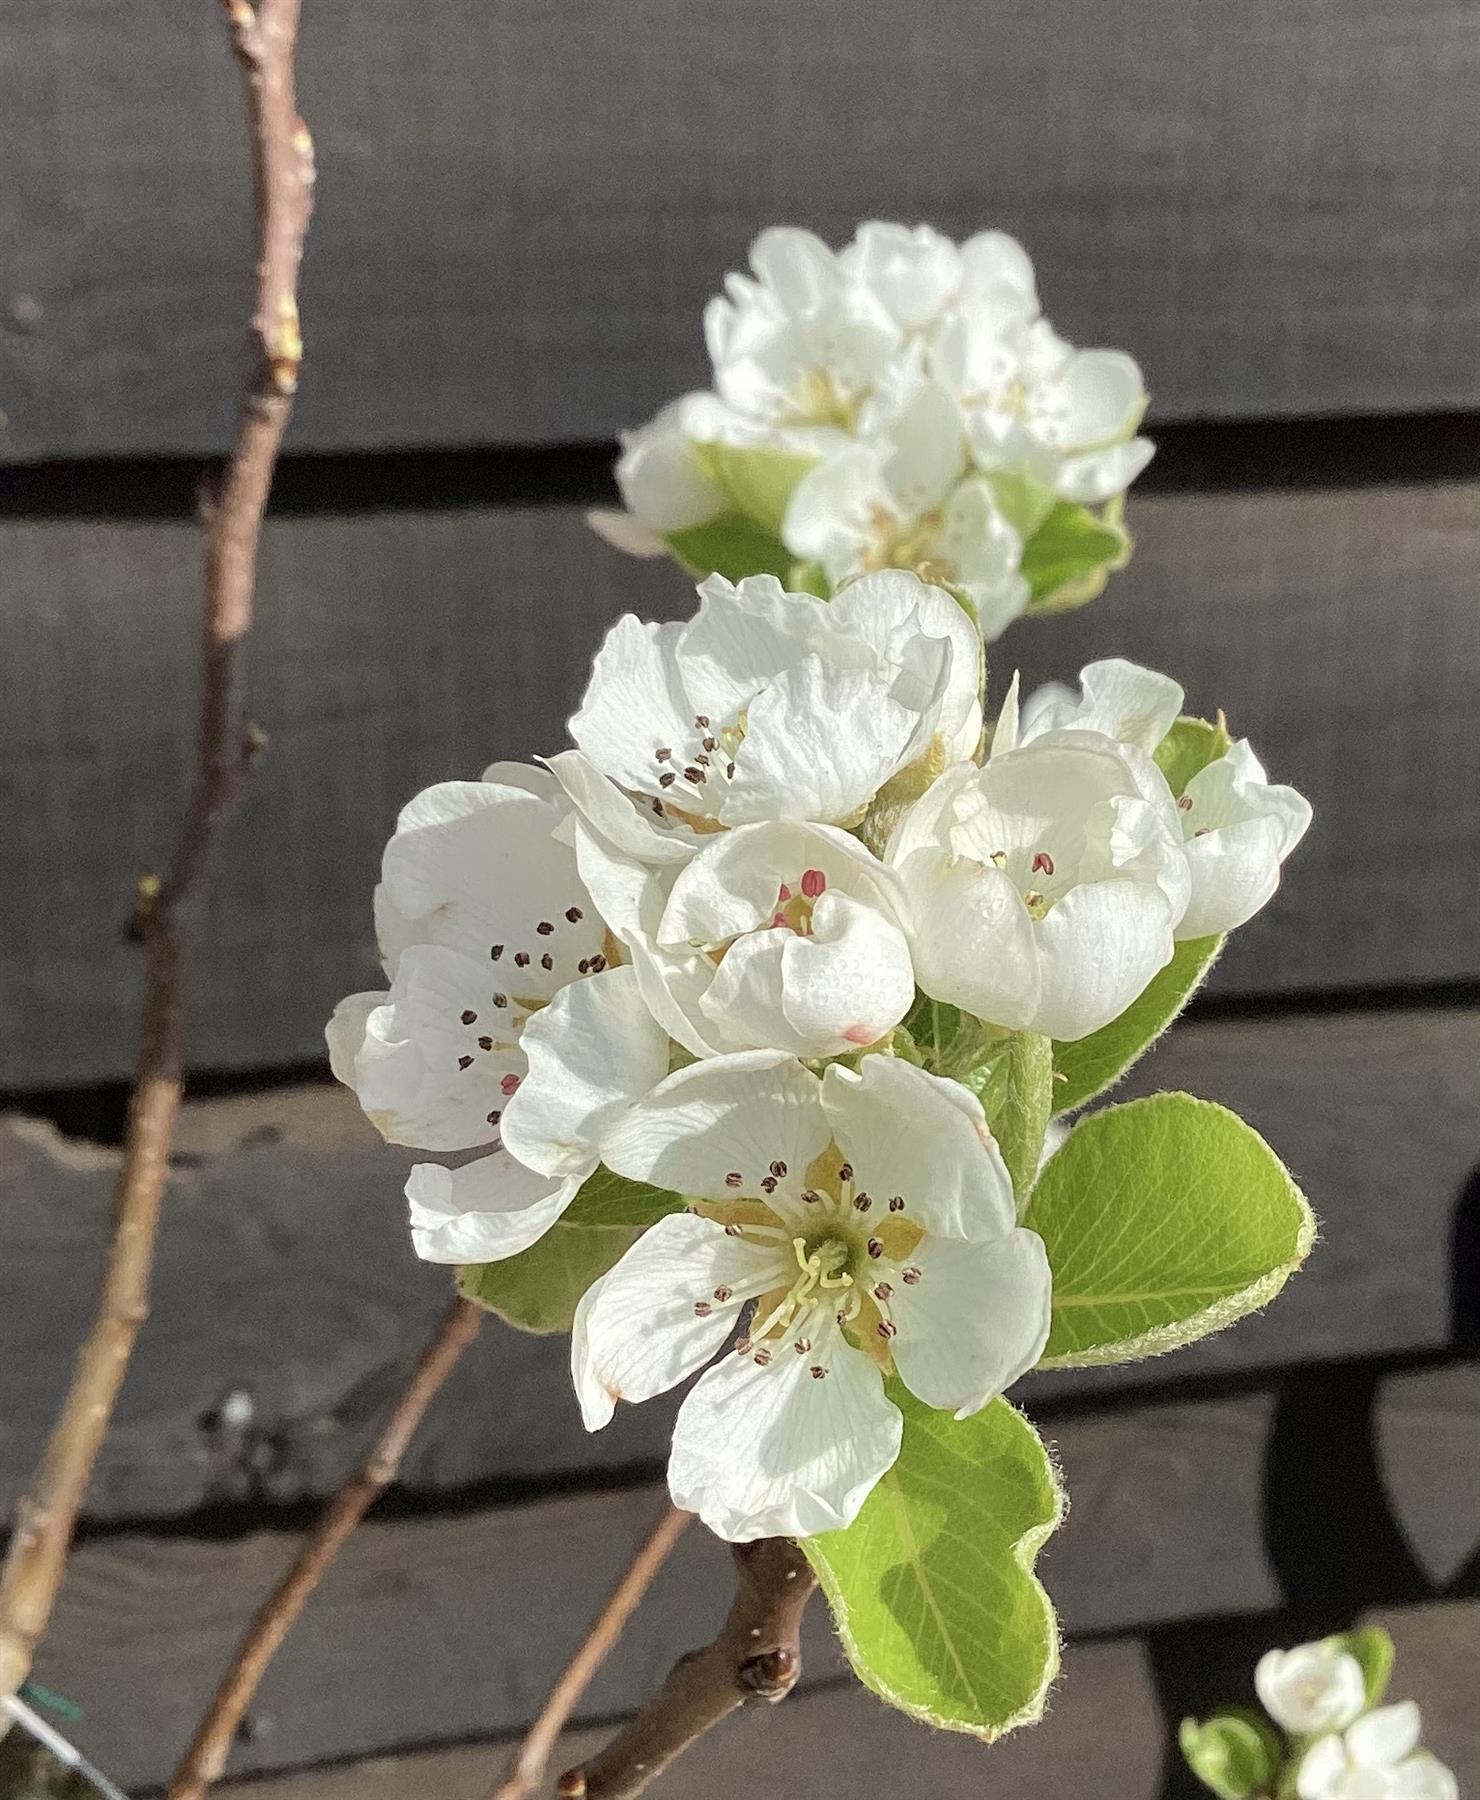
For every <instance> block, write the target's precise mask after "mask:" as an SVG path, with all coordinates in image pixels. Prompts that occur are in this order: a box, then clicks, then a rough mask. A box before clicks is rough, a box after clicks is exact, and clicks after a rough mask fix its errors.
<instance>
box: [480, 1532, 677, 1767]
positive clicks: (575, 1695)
mask: <svg viewBox="0 0 1480 1800" xmlns="http://www.w3.org/2000/svg"><path fill="white" fill-rule="evenodd" d="M693 1517H694V1515H693V1514H692V1513H686V1512H680V1511H679V1510H678V1508H677V1507H676V1506H670V1507H669V1508H668V1509H667V1511H666V1512H665V1513H664V1514H663V1517H662V1518H661V1519H660V1520H659V1521H658V1523H657V1525H656V1526H655V1527H654V1528H653V1531H652V1534H651V1536H650V1537H649V1538H648V1539H647V1541H646V1543H644V1544H643V1546H642V1548H641V1549H640V1550H639V1551H638V1552H637V1554H636V1556H634V1557H633V1559H632V1561H631V1563H630V1564H629V1565H628V1568H627V1572H626V1574H625V1575H623V1577H622V1579H621V1580H620V1581H619V1582H618V1583H617V1585H616V1587H615V1589H614V1590H613V1591H612V1596H611V1598H610V1599H609V1600H608V1601H607V1603H606V1605H605V1606H604V1607H603V1608H602V1609H601V1612H600V1614H599V1615H598V1617H597V1619H596V1622H595V1623H594V1624H593V1625H592V1627H591V1629H590V1631H588V1632H587V1634H586V1640H585V1642H584V1643H583V1644H582V1645H581V1647H580V1649H579V1650H577V1651H576V1653H575V1655H574V1656H573V1657H572V1658H571V1660H570V1662H569V1664H568V1665H567V1666H566V1669H565V1672H564V1674H563V1675H562V1676H561V1677H560V1679H559V1681H557V1682H556V1683H555V1686H554V1687H553V1688H552V1689H551V1690H550V1697H549V1699H548V1700H547V1701H546V1702H545V1704H544V1706H543V1707H542V1708H541V1709H540V1713H539V1717H538V1718H537V1719H536V1720H535V1722H534V1724H533V1725H531V1726H530V1728H529V1730H528V1731H527V1732H526V1733H525V1736H524V1741H523V1743H521V1744H520V1746H519V1749H518V1751H517V1753H516V1754H515V1756H514V1757H513V1758H512V1760H511V1761H510V1763H509V1767H508V1770H507V1772H506V1773H505V1775H504V1778H503V1780H502V1781H500V1783H499V1784H498V1786H497V1787H496V1788H495V1789H494V1790H493V1792H492V1794H491V1795H490V1796H489V1800H532V1797H533V1795H534V1794H535V1793H536V1791H537V1790H538V1789H539V1788H540V1787H541V1786H542V1785H543V1783H544V1779H545V1770H546V1769H547V1768H548V1766H549V1762H550V1754H551V1752H552V1751H553V1750H554V1748H555V1742H556V1739H557V1738H558V1737H559V1736H560V1734H561V1732H562V1731H563V1730H564V1729H565V1724H566V1721H567V1720H568V1719H569V1718H570V1715H571V1713H572V1712H573V1711H574V1709H575V1707H576V1706H577V1704H578V1703H579V1701H580V1698H581V1695H582V1694H584V1693H585V1691H586V1689H587V1688H588V1687H589V1686H590V1684H591V1678H592V1677H593V1676H594V1675H595V1673H596V1671H597V1670H598V1669H599V1668H600V1667H601V1665H602V1664H603V1663H604V1662H605V1661H606V1659H607V1657H608V1656H609V1655H610V1654H611V1652H612V1650H613V1649H614V1648H615V1647H616V1643H617V1640H618V1638H620V1637H621V1635H622V1633H623V1631H624V1630H625V1629H626V1627H627V1621H628V1620H629V1619H630V1618H631V1617H632V1615H633V1613H634V1612H636V1610H637V1606H638V1602H639V1601H640V1600H641V1599H642V1597H643V1595H644V1594H645V1593H646V1592H647V1590H648V1588H649V1586H650V1585H651V1583H652V1579H653V1577H654V1576H655V1575H656V1574H657V1572H658V1570H659V1569H661V1568H662V1566H663V1564H664V1563H665V1562H666V1561H667V1560H668V1556H669V1553H670V1552H671V1551H672V1549H673V1546H674V1545H675V1544H676V1543H677V1542H678V1540H679V1539H680V1538H681V1537H682V1536H683V1534H684V1530H685V1528H686V1527H687V1526H688V1525H689V1524H691V1523H692V1521H693Z"/></svg>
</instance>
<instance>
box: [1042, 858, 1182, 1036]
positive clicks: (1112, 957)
mask: <svg viewBox="0 0 1480 1800" xmlns="http://www.w3.org/2000/svg"><path fill="white" fill-rule="evenodd" d="M1036 931H1037V936H1038V948H1039V976H1040V979H1041V981H1042V984H1043V985H1042V991H1041V993H1040V996H1039V1001H1038V1012H1037V1015H1036V1017H1035V1019H1034V1021H1033V1029H1034V1030H1035V1031H1041V1032H1044V1033H1046V1034H1047V1036H1049V1037H1055V1038H1059V1039H1061V1040H1063V1041H1064V1042H1066V1043H1072V1042H1073V1041H1074V1040H1075V1039H1076V1038H1082V1037H1087V1036H1088V1035H1089V1034H1090V1032H1092V1031H1098V1030H1099V1029H1100V1027H1101V1026H1102V1025H1108V1024H1109V1023H1110V1021H1111V1020H1112V1019H1117V1018H1119V1017H1120V1015H1121V1013H1123V1012H1124V1011H1125V1009H1126V1007H1128V1006H1129V1005H1130V1003H1131V1002H1132V1001H1133V1000H1135V999H1136V998H1137V997H1138V996H1139V995H1140V994H1141V993H1142V992H1143V991H1144V989H1145V987H1146V984H1147V983H1148V982H1149V981H1150V980H1151V978H1152V976H1153V975H1155V974H1156V973H1157V971H1158V970H1160V969H1164V968H1165V967H1166V965H1167V964H1168V963H1169V962H1170V961H1171V959H1172V950H1173V947H1174V946H1173V943H1172V909H1171V907H1170V906H1169V905H1168V903H1167V899H1166V896H1165V894H1163V893H1162V891H1161V889H1160V888H1158V887H1156V886H1154V885H1153V884H1152V883H1150V882H1144V881H1135V880H1121V881H1095V882H1089V883H1087V884H1085V885H1084V886H1082V887H1076V888H1071V889H1070V890H1069V892H1068V893H1067V894H1065V895H1064V897H1063V899H1062V900H1059V901H1058V902H1057V903H1056V904H1055V905H1054V906H1053V908H1052V909H1051V911H1050V912H1049V913H1048V916H1047V917H1046V918H1044V919H1041V920H1040V921H1039V922H1038V925H1037V927H1036Z"/></svg>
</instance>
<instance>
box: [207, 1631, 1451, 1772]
mask: <svg viewBox="0 0 1480 1800" xmlns="http://www.w3.org/2000/svg"><path fill="white" fill-rule="evenodd" d="M1364 1622H1365V1623H1370V1624H1378V1625H1382V1626H1384V1627H1385V1628H1386V1629H1387V1630H1388V1631H1389V1632H1391V1633H1392V1635H1393V1638H1394V1640H1395V1642H1396V1644H1397V1648H1398V1678H1397V1681H1396V1683H1395V1687H1394V1693H1395V1696H1396V1695H1397V1694H1399V1693H1401V1694H1402V1695H1403V1696H1404V1697H1407V1696H1409V1695H1412V1696H1414V1697H1416V1698H1417V1699H1418V1700H1419V1701H1420V1702H1421V1704H1422V1707H1423V1719H1424V1741H1425V1743H1426V1744H1427V1745H1428V1746H1429V1747H1430V1748H1431V1749H1432V1750H1433V1752H1434V1754H1435V1755H1437V1756H1439V1757H1441V1758H1442V1759H1443V1760H1444V1761H1445V1762H1447V1763H1448V1765H1449V1766H1450V1768H1452V1769H1453V1770H1454V1771H1455V1774H1456V1776H1457V1777H1458V1780H1459V1783H1460V1788H1461V1792H1468V1791H1469V1790H1470V1789H1471V1788H1472V1787H1473V1786H1474V1784H1475V1782H1476V1781H1477V1780H1480V1722H1477V1715H1476V1711H1475V1705H1474V1644H1475V1635H1476V1632H1477V1630H1480V1605H1477V1604H1476V1603H1475V1602H1474V1601H1469V1602H1457V1603H1453V1604H1447V1605H1442V1604H1441V1605H1432V1606H1414V1607H1404V1608H1391V1607H1388V1608H1380V1609H1377V1610H1375V1611H1373V1612H1372V1613H1370V1614H1368V1615H1366V1618H1365V1620H1364ZM1209 1629H1210V1632H1211V1631H1215V1630H1216V1629H1217V1628H1216V1626H1212V1627H1210V1628H1209ZM607 1736H608V1733H607V1731H605V1730H593V1729H586V1730H580V1731H571V1732H568V1733H567V1734H566V1736H565V1737H564V1738H563V1739H562V1740H561V1745H560V1750H559V1753H558V1754H557V1756H556V1757H555V1759H554V1763H553V1766H554V1768H556V1769H561V1768H566V1767H569V1766H571V1765H573V1764H575V1763H578V1762H580V1761H581V1760H582V1759H583V1758H585V1757H587V1756H589V1755H591V1753H592V1752H593V1751H594V1750H595V1749H597V1748H599V1747H600V1745H601V1744H603V1743H604V1742H605V1741H606V1738H607ZM1176 1754H1177V1753H1176V1749H1175V1746H1174V1745H1173V1743H1172V1741H1171V1738H1170V1733H1169V1730H1168V1726H1167V1724H1166V1723H1164V1722H1163V1720H1162V1717H1161V1714H1160V1712H1159V1711H1158V1709H1157V1704H1156V1695H1155V1692H1154V1689H1153V1686H1152V1683H1151V1680H1150V1677H1149V1673H1148V1670H1147V1667H1146V1660H1145V1655H1144V1652H1143V1650H1142V1648H1141V1646H1140V1644H1139V1643H1138V1642H1136V1641H1135V1640H1134V1639H1122V1640H1118V1641H1115V1642H1111V1643H1099V1644H1070V1645H1069V1646H1068V1648H1067V1650H1066V1652H1065V1656H1064V1676H1063V1681H1062V1684H1061V1686H1060V1688H1059V1690H1058V1693H1057V1697H1056V1698H1055V1700H1054V1702H1053V1704H1052V1706H1051V1707H1050V1709H1049V1712H1048V1715H1047V1717H1046V1718H1045V1719H1044V1720H1043V1722H1042V1724H1040V1725H1038V1726H1036V1727H1035V1728H1034V1729H1033V1730H1031V1731H1026V1732H1018V1733H1016V1734H1014V1735H1013V1736H1012V1737H1009V1738H1006V1739H1004V1740H1003V1741H1002V1742H1001V1743H999V1744H994V1745H992V1746H990V1747H984V1746H982V1745H979V1744H973V1743H970V1742H969V1741H967V1740H965V1739H962V1738H958V1737H952V1736H950V1735H948V1734H946V1733H929V1732H924V1731H922V1730H920V1728H919V1727H918V1726H914V1725H911V1724H910V1722H909V1721H908V1720H906V1719H904V1718H902V1717H901V1716H900V1715H899V1714H898V1713H891V1712H889V1711H887V1710H886V1709H885V1708H883V1707H882V1706H880V1705H879V1704H878V1702H877V1701H875V1700H873V1699H872V1698H871V1697H870V1696H869V1695H867V1694H866V1693H864V1692H863V1691H862V1690H861V1689H859V1688H857V1687H853V1686H851V1685H850V1686H846V1687H842V1688H838V1689H833V1690H829V1691H825V1692H822V1693H816V1692H805V1691H804V1692H802V1693H801V1694H798V1695H797V1696H796V1697H794V1698H793V1699H792V1700H790V1701H788V1702H787V1703H786V1705H785V1706H782V1707H779V1708H776V1709H775V1710H770V1709H761V1710H758V1711H756V1712H753V1713H750V1714H747V1715H746V1716H744V1717H743V1718H740V1719H738V1720H735V1721H734V1722H733V1723H731V1724H730V1725H729V1726H727V1727H726V1728H725V1729H723V1730H721V1731H718V1732H715V1733H712V1734H711V1735H710V1736H709V1737H708V1738H707V1739H705V1740H704V1742H703V1743H701V1744H699V1745H697V1746H696V1747H695V1748H694V1749H693V1750H692V1751H690V1752H689V1753H688V1754H687V1755H686V1756H685V1758H684V1761H683V1764H682V1766H681V1768H680V1769H677V1770H675V1771H674V1772H673V1773H672V1774H670V1775H668V1776H667V1777H666V1778H665V1779H664V1781H663V1782H660V1783H659V1784H658V1785H657V1786H655V1787H654V1788H653V1790H652V1791H653V1793H654V1794H655V1795H658V1796H659V1797H660V1800H664V1797H667V1800H677V1796H678V1795H680V1794H685V1793H702V1794H705V1795H708V1796H710V1800H752V1796H754V1795H756V1794H777V1795H787V1796H789V1795H791V1794H793V1793H801V1792H804V1793H805V1794H806V1795H807V1796H808V1800H856V1796H857V1795H859V1794H865V1795H868V1796H870V1797H871V1800H872V1796H874V1795H880V1796H884V1795H893V1794H897V1793H904V1792H908V1793H910V1794H912V1795H915V1796H917V1797H918V1800H960V1796H961V1795H962V1794H974V1793H977V1792H985V1793H992V1794H1011V1795H1013V1796H1015V1797H1016V1800H1060V1797H1061V1796H1062V1795H1063V1794H1064V1793H1065V1792H1066V1791H1068V1792H1073V1793H1076V1794H1107V1795H1114V1796H1115V1800H1159V1796H1160V1795H1161V1794H1162V1793H1163V1791H1164V1790H1163V1788H1162V1769H1163V1759H1164V1758H1165V1759H1173V1758H1175V1756H1176ZM498 1755H499V1752H498V1750H497V1749H496V1748H495V1747H494V1746H493V1745H491V1744H476V1745H464V1746H461V1747H459V1748H457V1749H453V1750H440V1751H429V1752H423V1753H421V1754H420V1755H407V1756H387V1757H379V1758H376V1759H375V1760H373V1761H370V1762H363V1763H357V1764H355V1765H353V1766H352V1767H341V1768H334V1769H312V1770H306V1771H304V1772H303V1773H301V1774H296V1775H289V1776H284V1777H279V1778H276V1779H273V1778H268V1779H266V1780H261V1781H254V1782H251V1783H231V1782H228V1783H227V1784H226V1785H225V1786H224V1787H222V1788H221V1789H220V1790H219V1792H220V1796H221V1800H405V1796H407V1795H411V1794H434V1795H436V1796H437V1800H484V1797H485V1796H486V1794H487V1792H488V1785H489V1771H490V1769H493V1768H497V1766H498ZM1189 1791H1195V1790H1192V1789H1191V1786H1190V1784H1189Z"/></svg>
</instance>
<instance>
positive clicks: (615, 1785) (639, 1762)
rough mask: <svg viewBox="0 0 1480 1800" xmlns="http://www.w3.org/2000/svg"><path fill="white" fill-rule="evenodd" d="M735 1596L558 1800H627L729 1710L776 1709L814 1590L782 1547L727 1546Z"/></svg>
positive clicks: (802, 1560) (796, 1665)
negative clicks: (708, 1634) (713, 1627)
mask: <svg viewBox="0 0 1480 1800" xmlns="http://www.w3.org/2000/svg"><path fill="white" fill-rule="evenodd" d="M733 1555H734V1558H735V1574H736V1583H737V1585H736V1591H735V1600H734V1604H733V1605H732V1606H731V1608H730V1612H729V1616H728V1618H726V1620H725V1622H724V1624H723V1625H722V1626H721V1627H720V1631H719V1636H718V1637H716V1638H715V1640H714V1642H713V1643H711V1644H706V1645H705V1646H704V1648H703V1649H702V1650H695V1651H692V1652H691V1653H690V1654H689V1655H688V1656H684V1657H681V1658H680V1659H679V1660H678V1662H676V1663H675V1664H674V1665H673V1668H672V1670H671V1671H670V1672H669V1675H668V1679H667V1680H666V1681H665V1682H664V1683H663V1686H662V1687H661V1688H660V1689H659V1690H658V1692H657V1694H655V1695H654V1697H653V1698H652V1699H651V1700H650V1701H649V1702H648V1704H647V1705H646V1706H645V1707H644V1708H643V1709H642V1711H641V1712H640V1713H639V1714H638V1715H637V1717H636V1718H635V1719H633V1720H632V1722H631V1723H630V1724H629V1725H626V1726H625V1727H624V1728H623V1729H622V1730H621V1731H620V1732H619V1733H618V1735H617V1736H616V1737H615V1738H613V1740H612V1741H611V1743H609V1744H608V1745H607V1746H606V1748H605V1749H604V1750H602V1751H601V1752H600V1753H599V1754H598V1755H596V1756H595V1757H593V1758H592V1760H591V1761H590V1762H588V1763H585V1764H583V1765H582V1766H581V1767H580V1768H578V1769H571V1770H569V1771H568V1772H567V1773H566V1774H564V1775H562V1776H561V1778H560V1785H559V1788H558V1790H557V1791H558V1792H559V1794H560V1795H561V1796H562V1800H630V1796H632V1795H634V1794H640V1793H642V1791H643V1790H644V1788H646V1787H647V1785H648V1783H649V1782H651V1781H654V1780H656V1779H657V1777H658V1776H659V1775H661V1774H662V1773H663V1771H664V1770H665V1769H666V1768H667V1767H668V1765H669V1764H670V1763H671V1762H673V1761H674V1759H675V1758H676V1757H678V1756H681V1755H682V1754H683V1752H684V1751H685V1750H687V1749H688V1747H689V1746H690V1744H692V1743H694V1742H695V1740H696V1739H698V1738H700V1737H702V1736H703V1735H704V1733H705V1732H706V1731H709V1730H711V1729H712V1728H713V1727H714V1726H716V1725H718V1724H719V1722H720V1720H721V1719H725V1718H728V1717H729V1715H730V1714H731V1713H732V1712H734V1711H735V1710H736V1708H737V1707H741V1706H745V1705H747V1704H749V1703H750V1702H752V1701H756V1700H767V1701H769V1702H771V1704H772V1705H774V1704H775V1703H776V1702H777V1701H778V1700H784V1699H785V1698H786V1696H787V1695H788V1694H789V1693H790V1692H791V1690H792V1689H793V1688H794V1687H795V1686H796V1684H797V1678H798V1677H799V1676H800V1674H801V1672H802V1639H801V1632H802V1614H803V1613H804V1612H805V1611H806V1607H807V1602H808V1600H810V1599H811V1597H812V1591H813V1589H814V1588H815V1587H816V1585H817V1582H816V1578H815V1577H814V1575H813V1574H812V1570H811V1568H810V1567H809V1565H808V1563H807V1559H806V1557H805V1556H803V1555H802V1553H801V1551H800V1550H798V1549H797V1547H796V1545H795V1544H794V1543H792V1542H791V1540H790V1539H789V1538H761V1539H759V1540H758V1541H757V1542H756V1543H753V1544H736V1545H734V1546H733Z"/></svg>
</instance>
